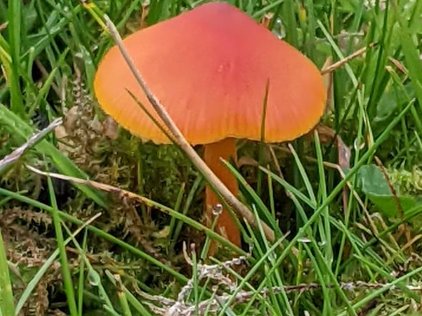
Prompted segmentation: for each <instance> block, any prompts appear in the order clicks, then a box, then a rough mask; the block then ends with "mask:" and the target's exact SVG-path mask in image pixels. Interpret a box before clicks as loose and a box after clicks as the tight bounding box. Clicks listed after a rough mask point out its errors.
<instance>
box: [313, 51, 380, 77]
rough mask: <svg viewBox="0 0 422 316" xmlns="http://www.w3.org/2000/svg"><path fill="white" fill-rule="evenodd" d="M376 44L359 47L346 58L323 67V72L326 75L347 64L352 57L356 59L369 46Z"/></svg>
mask: <svg viewBox="0 0 422 316" xmlns="http://www.w3.org/2000/svg"><path fill="white" fill-rule="evenodd" d="M374 46H375V44H374V43H372V44H370V45H369V46H367V47H362V48H361V49H358V50H357V51H355V52H354V53H352V54H350V55H349V56H346V57H345V58H343V59H342V60H339V61H338V62H336V63H334V64H331V65H329V66H328V67H324V68H323V69H321V74H323V75H325V74H327V73H330V72H333V71H334V70H336V69H337V68H340V67H341V66H343V65H344V64H347V63H348V62H349V61H351V60H352V59H355V58H356V57H359V56H361V55H363V54H364V53H365V52H366V51H367V50H368V48H372V47H374Z"/></svg>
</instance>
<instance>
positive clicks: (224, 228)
mask: <svg viewBox="0 0 422 316" xmlns="http://www.w3.org/2000/svg"><path fill="white" fill-rule="evenodd" d="M235 157H236V141H235V139H234V138H226V139H223V140H221V141H218V142H216V143H212V144H207V145H205V151H204V161H205V163H206V164H207V165H208V167H209V168H210V169H211V170H212V171H213V172H214V173H215V175H216V176H217V177H218V178H220V180H221V181H222V182H223V183H224V184H225V185H226V186H227V188H228V189H229V190H230V191H231V192H232V193H233V194H234V195H235V196H236V195H237V194H238V192H239V188H238V186H237V181H236V178H235V177H234V176H233V175H232V174H231V172H230V171H229V170H228V169H227V167H226V166H225V165H224V164H223V162H222V161H221V160H220V158H223V159H224V160H227V161H230V158H235ZM205 201H206V205H205V207H206V218H207V222H208V224H210V223H211V222H212V218H213V216H214V215H213V209H214V208H215V206H216V204H221V201H220V199H219V198H218V196H217V195H216V194H215V193H214V191H213V190H212V189H211V188H210V187H208V186H207V187H206V189H205ZM217 232H218V233H219V234H220V235H222V236H224V237H225V238H227V239H228V240H230V241H231V242H232V243H233V244H235V245H237V246H239V247H240V242H241V241H240V230H239V227H238V226H237V224H236V222H235V221H234V219H233V218H232V215H231V214H230V212H228V211H227V210H225V209H223V211H222V213H221V214H220V215H219V217H218V220H217Z"/></svg>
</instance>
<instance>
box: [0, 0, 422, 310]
mask: <svg viewBox="0 0 422 316" xmlns="http://www.w3.org/2000/svg"><path fill="white" fill-rule="evenodd" d="M200 2H201V1H183V0H174V1H151V3H150V5H149V7H148V11H146V6H145V4H144V2H143V1H139V0H138V1H136V0H135V1H129V0H118V1H109V0H104V1H96V2H95V4H96V8H97V9H95V10H97V11H95V12H97V13H99V12H104V13H106V14H107V15H108V16H109V17H110V19H111V20H112V21H113V22H114V24H115V25H116V26H117V29H118V30H119V32H120V33H121V34H123V35H126V34H129V33H132V32H133V31H134V30H136V29H137V28H139V25H140V24H141V23H143V24H147V25H152V24H155V23H158V22H159V21H162V20H165V19H167V18H169V17H171V16H175V15H177V14H179V13H180V12H181V11H183V10H185V9H189V8H192V7H195V6H196V5H198V4H199V3H200ZM231 2H232V3H233V4H235V5H236V6H238V7H240V8H241V9H242V10H244V11H245V12H247V13H248V14H250V15H251V16H253V17H254V18H255V19H257V20H260V19H262V18H267V19H270V20H269V27H270V28H272V30H273V32H274V33H275V34H276V35H277V36H281V37H283V38H284V40H286V41H287V42H289V43H291V44H292V45H293V46H295V47H296V48H298V49H299V50H301V51H302V52H304V53H305V54H306V55H307V56H308V57H309V58H311V59H312V60H313V61H314V63H315V64H316V65H317V66H318V67H319V68H322V67H323V65H324V63H325V62H326V61H327V60H328V59H331V60H332V61H333V62H336V61H339V60H343V59H344V58H345V57H347V56H349V55H351V54H353V53H354V52H356V51H358V50H359V49H361V48H363V47H366V52H365V53H364V54H361V55H359V56H358V57H355V58H354V59H352V60H349V61H347V62H346V63H345V64H344V65H343V66H341V67H339V68H337V69H336V70H335V71H334V72H332V73H330V74H328V75H326V79H327V80H328V81H331V86H330V91H331V93H330V100H329V104H328V109H327V113H326V115H325V116H324V118H323V120H322V122H321V125H322V126H323V127H320V128H318V129H317V131H315V132H314V133H311V134H310V135H307V136H305V137H302V138H301V139H299V140H297V141H295V142H293V143H292V144H272V145H271V146H269V145H265V146H262V145H260V144H255V143H251V142H246V141H240V142H239V152H238V154H239V158H240V160H239V161H241V162H242V164H239V166H233V165H231V164H229V163H227V167H228V168H229V169H230V170H231V171H232V173H233V174H234V175H235V176H236V177H237V179H238V182H239V184H240V187H241V199H242V201H243V202H244V203H245V204H246V205H247V206H248V207H249V208H250V209H251V211H252V212H253V214H254V216H256V217H257V218H260V219H262V220H264V221H265V223H266V224H268V225H269V226H270V228H271V229H272V230H273V231H274V233H275V236H276V237H277V238H276V240H277V241H276V242H275V243H274V244H271V243H269V242H268V241H267V240H266V238H265V235H264V232H263V230H262V227H258V228H252V227H250V225H249V224H247V223H244V225H243V235H244V240H245V241H246V247H245V249H244V250H246V251H242V252H239V250H236V249H234V248H233V247H230V245H228V244H227V242H224V241H223V240H221V237H219V236H218V235H216V234H215V233H214V232H212V231H211V230H210V229H209V228H207V227H205V226H204V225H202V224H200V222H201V215H200V214H201V212H202V193H203V187H204V183H203V180H202V177H201V176H200V175H199V174H198V172H197V170H195V169H194V168H193V167H192V165H191V163H190V162H189V161H188V160H187V159H186V158H185V156H184V155H183V154H182V153H181V152H180V151H178V150H177V148H174V147H173V146H162V147H158V146H155V145H152V144H148V143H142V142H140V141H139V140H138V139H136V138H135V137H133V136H131V135H130V134H129V133H127V132H125V131H124V130H120V131H118V130H117V129H116V126H115V125H113V123H110V121H108V120H107V118H106V117H105V115H104V114H103V113H102V112H101V110H100V108H99V106H98V105H97V104H96V102H95V100H94V97H93V90H92V80H93V77H94V74H95V70H96V65H97V64H98V63H99V61H100V60H101V57H102V56H103V55H104V53H105V52H106V51H107V49H108V48H109V47H111V45H113V42H112V39H111V38H110V37H109V36H107V34H106V33H105V32H104V31H103V28H102V27H101V25H100V23H101V21H102V20H101V18H100V16H101V15H97V16H92V15H91V14H90V12H89V10H87V9H86V8H85V7H83V6H82V5H81V4H80V3H78V2H76V1H70V0H61V1H51V0H42V1H41V0H28V1H17V0H9V1H6V0H0V61H1V66H2V67H1V69H2V72H1V75H0V159H2V158H3V157H5V156H7V155H9V154H11V153H13V154H16V152H14V150H15V149H16V148H17V147H19V146H21V145H23V144H25V143H26V142H27V141H28V140H29V139H30V137H31V136H32V135H33V134H34V133H35V132H36V131H37V130H42V129H43V128H44V127H46V126H47V125H48V123H50V122H52V121H53V120H54V119H55V118H57V117H64V124H63V128H62V129H59V130H56V131H55V132H54V133H49V134H47V135H45V134H41V135H42V140H40V141H38V142H35V143H30V146H29V148H28V149H27V150H25V151H24V152H23V153H22V155H21V156H18V158H19V159H16V160H14V161H13V163H12V164H10V163H8V164H2V162H1V160H0V233H1V234H0V315H2V316H5V315H6V316H9V315H16V314H18V313H20V314H22V315H30V314H35V315H43V314H47V313H49V312H50V313H52V312H57V313H58V312H61V313H64V314H68V315H72V316H73V315H157V314H158V315H159V314H164V313H165V312H167V311H168V310H169V309H171V308H173V309H176V307H177V308H180V309H182V310H184V311H185V312H186V313H188V312H191V313H192V314H190V315H195V313H197V314H200V315H207V314H208V315H221V316H222V315H256V314H258V313H261V314H263V315H303V314H305V312H307V313H309V314H310V315H390V314H391V315H412V314H413V315H416V314H418V313H420V310H421V306H420V301H421V294H420V280H421V277H422V271H421V266H422V258H421V257H420V255H419V252H420V249H421V246H422V243H421V240H422V239H421V236H422V235H421V231H420V223H421V217H420V215H421V213H422V202H421V198H420V196H421V192H422V190H421V183H422V171H421V169H420V168H421V167H420V162H421V161H422V120H421V117H422V61H421V57H420V56H421V53H422V52H421V44H420V43H421V41H420V39H421V35H422V27H421V24H420V23H419V21H420V19H421V16H422V2H421V1H404V0H394V1H393V0H390V1H383V0H376V1H373V4H371V1H361V0H338V1H331V0H322V1H311V0H304V1H300V0H284V1H278V0H272V1H266V2H264V1H257V0H249V1H231ZM364 3H365V4H364ZM368 3H369V4H368ZM146 13H147V14H146ZM99 22H100V23H99ZM336 137H340V139H339V138H336ZM13 154H12V155H13ZM256 161H258V162H259V166H256V164H255V162H256ZM26 165H29V166H34V167H36V168H38V169H41V170H45V171H48V172H51V173H58V174H60V175H62V176H61V177H60V179H58V178H56V177H55V176H54V174H52V175H51V177H45V175H42V174H40V173H37V172H34V169H28V168H27V167H26ZM63 176H64V177H63ZM66 177H67V178H66ZM69 177H70V178H69ZM71 178H78V179H83V180H84V179H88V178H90V179H92V180H95V181H96V183H98V185H94V186H92V185H89V183H87V182H83V181H82V182H81V181H79V182H77V183H75V182H74V181H69V180H71ZM101 184H107V185H110V186H113V187H115V188H120V189H111V188H110V187H108V190H106V191H104V190H102V189H104V187H103V186H101ZM124 190H126V191H129V192H130V194H129V193H127V192H126V191H124ZM219 238H220V241H221V242H222V243H223V244H225V245H226V246H227V247H226V248H225V250H224V251H222V252H221V254H220V253H219V256H218V257H217V258H216V259H213V260H212V261H210V260H204V253H202V254H201V252H200V243H203V242H205V241H207V242H209V241H210V240H211V239H219ZM185 241H186V242H187V245H190V244H191V243H192V242H194V243H195V244H196V246H195V250H196V252H195V251H193V250H192V249H191V248H190V246H187V249H186V250H184V246H183V242H185ZM248 247H249V248H248ZM238 256H242V257H241V259H239V260H233V258H237V257H238ZM226 275H230V277H229V278H227V277H226Z"/></svg>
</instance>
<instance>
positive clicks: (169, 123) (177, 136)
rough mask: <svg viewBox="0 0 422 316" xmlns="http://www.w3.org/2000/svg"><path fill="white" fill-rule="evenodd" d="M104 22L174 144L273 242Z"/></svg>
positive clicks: (109, 24) (217, 190) (115, 30)
mask: <svg viewBox="0 0 422 316" xmlns="http://www.w3.org/2000/svg"><path fill="white" fill-rule="evenodd" d="M104 20H105V21H106V26H107V29H108V31H109V32H110V34H111V36H112V38H113V40H114V41H115V43H116V45H117V46H118V47H119V50H120V52H121V54H122V56H123V58H124V59H125V61H126V63H127V65H128V66H129V68H130V70H131V72H132V74H133V75H134V76H135V79H136V81H137V82H138V84H139V86H140V87H141V88H142V90H143V92H144V93H145V95H146V97H147V98H148V101H149V102H150V103H151V105H152V106H153V108H154V110H155V111H156V112H157V114H158V116H159V117H160V119H161V120H162V121H163V123H164V124H165V126H166V127H167V128H168V129H169V131H170V132H171V134H172V135H173V136H174V141H175V143H176V144H177V145H178V146H179V147H180V148H181V149H182V150H183V151H184V152H185V154H186V155H187V156H188V158H189V159H190V160H191V161H192V163H193V165H194V166H195V167H196V168H197V169H198V170H199V171H200V172H201V174H202V175H203V176H204V178H205V179H206V180H207V182H208V183H209V184H210V185H211V186H212V188H213V189H214V190H215V191H216V192H217V193H218V194H220V195H221V196H222V197H223V198H224V200H225V202H227V204H228V205H230V206H231V207H232V208H233V209H234V210H235V211H236V213H237V215H238V216H240V217H242V218H245V220H246V221H247V222H248V223H249V224H251V225H252V226H254V227H259V226H261V227H262V229H263V231H264V234H265V237H266V238H267V239H268V240H269V241H271V242H273V241H274V239H275V237H274V231H273V230H272V229H271V228H270V227H269V226H268V225H267V224H265V223H264V222H262V221H261V222H260V223H259V224H258V223H257V220H256V217H255V216H254V214H253V213H252V212H251V211H250V210H249V209H248V208H247V207H246V206H245V205H244V204H243V203H242V202H240V201H239V200H238V199H237V198H236V197H235V196H234V195H233V194H232V193H231V192H230V190H229V189H228V188H227V187H226V186H225V185H224V184H223V182H222V181H221V180H220V179H219V178H218V177H217V176H216V175H215V174H214V173H213V172H212V171H211V169H210V168H209V167H208V166H207V165H206V164H205V162H204V161H203V160H202V159H201V158H200V157H199V155H198V154H197V153H196V151H195V150H194V149H193V148H192V146H191V145H190V144H189V143H188V141H187V140H186V139H185V137H184V136H183V134H182V132H181V131H180V130H179V128H178V127H177V126H176V124H175V123H174V122H173V120H172V118H171V117H170V115H169V114H168V113H167V111H166V109H165V108H164V106H163V105H162V104H161V102H160V101H159V100H158V99H157V97H156V96H155V95H154V94H153V93H152V91H151V90H150V89H149V88H148V85H147V83H146V82H145V80H144V78H143V77H142V75H141V73H140V71H139V70H138V69H137V68H136V66H135V64H134V63H133V61H132V58H131V57H130V56H129V53H128V52H127V50H126V48H125V47H124V44H123V41H122V39H121V37H120V34H119V33H118V31H117V29H116V27H115V26H114V24H113V23H112V22H111V21H110V19H109V18H108V17H107V16H104Z"/></svg>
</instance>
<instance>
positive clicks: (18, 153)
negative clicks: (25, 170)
mask: <svg viewBox="0 0 422 316" xmlns="http://www.w3.org/2000/svg"><path fill="white" fill-rule="evenodd" d="M62 122H63V120H62V119H61V118H58V119H55V120H54V121H53V122H51V123H50V125H48V126H47V127H46V128H44V129H43V130H41V131H39V132H37V133H35V134H34V135H32V136H31V137H30V138H29V139H28V141H27V142H26V143H24V144H23V145H21V146H19V147H18V148H16V149H15V150H14V151H13V152H12V153H11V154H9V155H7V156H5V157H4V158H3V159H2V160H0V173H1V172H2V171H3V170H4V169H6V168H7V167H9V166H10V165H11V164H12V163H14V162H15V161H17V160H18V159H19V158H20V157H22V155H23V154H24V153H25V151H27V150H28V149H29V148H31V147H32V146H34V145H35V144H36V143H38V142H39V141H40V140H42V139H43V138H44V137H45V135H47V134H48V133H50V132H51V131H52V130H54V129H55V128H56V127H57V126H59V125H61V124H62Z"/></svg>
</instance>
